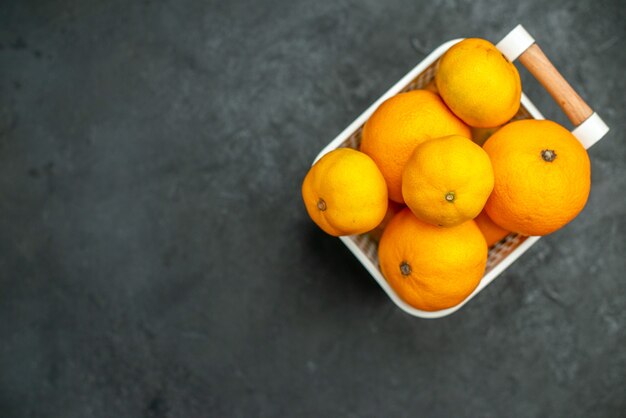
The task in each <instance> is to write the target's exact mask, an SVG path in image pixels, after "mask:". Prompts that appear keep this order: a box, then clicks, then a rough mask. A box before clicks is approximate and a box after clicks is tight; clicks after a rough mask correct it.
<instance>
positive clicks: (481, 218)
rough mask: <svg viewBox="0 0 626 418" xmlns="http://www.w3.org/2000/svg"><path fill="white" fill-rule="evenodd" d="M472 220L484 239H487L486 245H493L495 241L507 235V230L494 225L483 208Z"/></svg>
mask: <svg viewBox="0 0 626 418" xmlns="http://www.w3.org/2000/svg"><path fill="white" fill-rule="evenodd" d="M474 222H476V225H478V228H479V229H480V232H482V233H483V235H484V237H485V241H487V247H491V246H493V245H494V244H495V243H496V242H499V241H501V240H502V239H503V238H504V237H506V236H507V235H509V231H507V230H506V229H503V228H501V227H499V226H498V225H496V224H495V223H494V222H493V221H492V220H491V218H490V217H489V215H487V212H485V211H484V210H483V211H482V212H480V213H479V214H478V216H477V217H476V218H475V219H474Z"/></svg>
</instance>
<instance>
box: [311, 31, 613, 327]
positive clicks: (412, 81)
mask: <svg viewBox="0 0 626 418" xmlns="http://www.w3.org/2000/svg"><path fill="white" fill-rule="evenodd" d="M461 40H462V39H455V40H452V41H448V42H446V43H444V44H443V45H441V46H439V47H438V48H437V49H435V50H434V51H433V52H432V53H431V54H430V55H428V56H427V57H426V58H424V60H423V61H422V62H420V63H419V64H418V65H417V66H416V67H415V68H413V69H412V70H411V71H409V72H408V73H407V74H406V75H405V76H404V77H402V78H401V79H400V81H398V82H397V83H396V84H395V85H394V86H393V87H391V88H390V89H389V90H388V91H387V92H386V93H385V94H383V95H382V96H381V97H380V98H379V99H378V100H376V102H374V104H372V105H371V106H370V107H369V108H368V109H367V110H366V111H365V112H363V113H362V114H361V115H360V116H359V117H358V118H357V119H356V120H355V121H354V122H352V123H351V124H350V125H348V127H347V128H346V129H344V130H343V132H341V133H340V134H339V135H338V136H337V137H336V138H335V139H334V140H333V141H331V142H330V143H329V144H328V145H327V146H326V147H325V148H324V149H323V150H322V151H321V152H320V153H319V155H318V156H317V157H316V158H315V161H317V160H319V159H320V158H321V157H322V156H323V155H324V154H326V153H328V152H330V151H332V150H334V149H336V148H341V147H350V148H355V149H358V148H359V144H360V142H361V130H362V128H363V125H364V124H365V122H366V121H367V120H368V119H369V117H370V115H371V114H372V113H373V112H374V111H375V110H376V109H377V108H378V106H380V105H381V104H382V102H384V101H385V100H387V99H388V98H390V97H391V96H394V95H396V94H398V93H400V92H404V91H409V90H415V89H420V88H423V87H424V86H425V85H426V84H428V83H429V82H430V81H431V80H432V79H433V78H434V76H435V71H436V68H437V64H438V61H439V58H440V57H441V56H442V55H443V54H444V53H445V52H446V51H447V50H448V49H449V48H450V47H451V46H452V45H454V44H456V43H457V42H460V41H461ZM496 46H497V48H498V49H499V50H500V51H501V52H502V53H503V54H504V55H505V56H506V57H507V59H509V60H510V61H514V60H516V59H518V58H519V59H520V61H521V63H522V64H523V65H524V66H525V67H526V68H527V69H528V70H529V71H530V72H531V73H532V74H533V75H534V76H535V78H537V80H538V81H539V82H540V83H541V84H542V85H543V86H544V88H546V90H547V91H548V92H549V93H550V94H551V95H552V97H553V98H554V99H555V101H556V102H557V103H558V104H559V106H560V107H561V109H562V110H563V111H564V112H565V114H566V115H567V116H568V118H569V119H570V121H571V122H572V123H573V125H574V126H575V127H576V128H575V129H574V130H573V131H572V133H573V134H574V136H576V138H578V140H579V141H580V142H581V143H582V144H583V145H584V147H585V148H589V147H591V146H592V145H593V144H595V143H596V142H597V141H599V140H600V139H601V138H602V137H603V136H604V135H605V134H606V133H607V132H608V130H609V128H608V127H607V126H606V124H605V123H604V122H603V121H602V119H601V118H600V117H599V116H598V115H597V114H596V113H594V112H593V111H592V110H591V108H589V106H587V104H586V103H585V102H584V101H583V100H582V99H581V98H580V96H578V94H577V93H576V92H575V91H574V90H573V89H572V88H571V87H570V86H569V84H568V83H567V81H565V79H564V78H563V77H562V76H561V75H560V74H559V73H558V71H557V70H556V68H554V66H553V65H552V64H551V63H550V61H549V60H548V58H547V57H546V56H545V55H544V54H543V53H542V52H541V49H539V47H538V46H537V44H536V43H535V40H534V39H533V37H532V36H530V34H529V33H528V32H527V31H526V30H525V29H524V28H523V27H522V26H521V25H518V26H517V27H516V28H515V29H513V30H512V31H511V32H510V33H509V34H508V35H507V36H505V37H504V39H502V41H500V42H499V43H498V44H497V45H496ZM529 118H533V119H543V115H542V114H541V112H539V110H538V109H537V108H536V107H535V106H534V105H533V103H532V102H531V101H530V99H529V98H528V97H526V95H525V94H524V93H523V92H522V99H521V106H520V109H519V111H518V113H517V115H515V117H514V118H513V119H529ZM315 161H314V163H315ZM539 238H540V237H526V236H522V235H518V234H509V235H508V236H507V237H505V238H504V239H503V240H501V241H500V242H499V243H497V244H496V245H495V246H493V247H491V248H490V249H489V257H488V259H487V267H486V269H485V274H484V276H483V278H482V280H481V281H480V283H479V284H478V287H477V288H476V289H475V290H474V292H472V294H471V295H469V296H468V297H467V298H466V299H465V300H464V301H463V302H461V303H460V304H458V305H456V306H454V307H452V308H448V309H443V310H439V311H433V312H429V311H422V310H419V309H415V308H413V307H412V306H410V305H408V304H407V303H406V302H404V301H403V300H402V299H400V297H399V296H398V295H397V294H396V292H395V291H394V290H393V289H392V288H391V286H389V284H388V283H387V281H386V280H385V278H384V277H383V275H382V273H381V271H380V268H379V264H378V243H377V241H376V240H375V239H374V238H373V237H372V236H370V235H369V234H362V235H352V236H347V237H340V239H341V240H342V241H343V243H344V244H345V245H346V246H347V247H348V248H349V249H350V251H352V253H353V254H354V255H355V256H356V258H357V259H358V260H359V261H360V262H361V263H362V264H363V266H365V268H366V269H367V270H368V271H369V272H370V274H371V275H372V276H373V277H374V279H375V280H376V281H377V282H378V284H379V285H380V287H382V288H383V290H384V291H385V292H386V293H387V295H388V296H389V298H390V299H391V300H392V301H393V302H394V303H395V304H396V305H397V306H398V307H399V308H400V309H402V310H403V311H405V312H406V313H408V314H410V315H413V316H417V317H420V318H441V317H444V316H447V315H450V314H451V313H453V312H455V311H457V310H458V309H460V308H461V307H462V306H463V305H465V304H466V303H467V302H469V301H470V300H471V299H472V298H473V297H474V296H476V295H477V294H478V293H479V292H480V291H481V290H483V289H484V288H485V287H486V286H487V285H488V284H489V283H491V282H492V281H493V280H494V279H495V278H496V277H498V275H499V274H500V273H502V272H503V271H504V270H505V269H506V268H507V267H508V266H510V265H511V263H513V262H514V261H515V260H516V259H517V258H519V257H520V256H521V255H522V254H523V253H524V252H525V251H526V250H528V249H529V248H530V247H531V246H532V245H533V244H534V243H535V242H537V241H538V240H539Z"/></svg>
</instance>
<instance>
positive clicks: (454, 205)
mask: <svg viewBox="0 0 626 418" xmlns="http://www.w3.org/2000/svg"><path fill="white" fill-rule="evenodd" d="M492 189H493V170H492V169H491V162H490V161H489V156H488V155H487V153H486V152H485V151H484V150H483V149H482V148H481V147H479V146H478V145H476V144H475V143H474V142H472V140H470V139H468V138H464V137H462V136H457V135H451V136H445V137H442V138H435V139H430V140H428V141H426V142H424V143H422V144H420V145H418V146H417V147H416V148H415V150H414V151H413V154H412V155H411V158H409V161H407V163H406V165H405V167H404V173H403V175H402V196H403V197H404V201H405V202H406V204H407V206H408V207H409V208H410V209H411V210H412V211H413V213H414V214H415V216H417V217H418V218H419V219H420V220H422V221H424V222H428V223H431V224H433V225H438V226H454V225H458V224H460V223H463V222H465V221H467V220H470V219H474V218H475V217H476V216H478V214H479V213H480V211H481V210H482V209H483V207H484V206H485V202H486V201H487V198H488V197H489V194H490V193H491V190H492Z"/></svg>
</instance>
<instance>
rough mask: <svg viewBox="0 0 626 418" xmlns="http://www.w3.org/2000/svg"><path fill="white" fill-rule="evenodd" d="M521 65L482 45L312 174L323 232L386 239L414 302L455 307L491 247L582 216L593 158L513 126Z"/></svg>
mask: <svg viewBox="0 0 626 418" xmlns="http://www.w3.org/2000/svg"><path fill="white" fill-rule="evenodd" d="M521 92H522V88H521V81H520V77H519V74H518V72H517V69H516V68H515V66H514V65H513V64H512V63H510V62H509V61H508V60H507V59H506V58H505V57H504V56H503V55H502V54H501V53H500V51H498V49H497V48H496V47H495V46H494V45H493V44H491V43H490V42H488V41H486V40H483V39H476V38H472V39H466V40H463V41H461V42H459V43H457V44H456V45H454V46H453V47H451V48H450V49H449V50H448V51H447V52H446V53H445V54H444V55H443V56H442V57H441V59H440V61H439V65H438V67H437V71H436V75H435V79H434V83H431V84H430V85H428V86H427V88H426V89H424V90H413V91H409V92H406V93H400V94H397V95H395V96H393V97H391V98H390V99H388V100H386V101H385V102H384V103H382V104H381V105H380V106H379V107H378V109H376V111H375V112H374V113H373V114H372V115H371V117H370V118H369V120H368V121H367V122H366V124H365V126H364V127H363V131H362V138H361V146H360V150H358V151H357V150H354V149H349V148H339V149H336V150H334V151H331V152H329V153H328V154H326V155H324V156H323V157H322V158H321V159H320V160H319V161H317V162H316V163H315V164H314V165H313V167H311V169H310V171H309V172H308V174H307V175H306V177H305V179H304V182H303V185H302V196H303V199H304V203H305V206H306V209H307V212H308V213H309V215H310V216H311V218H312V219H313V221H314V222H315V223H316V224H317V225H318V226H319V227H320V228H322V229H323V230H324V231H325V232H327V233H329V234H331V235H334V236H341V235H353V234H362V233H366V232H370V233H371V235H372V236H373V237H375V239H379V240H380V241H379V247H378V256H379V262H380V269H381V271H382V273H383V276H384V277H385V279H386V280H387V281H388V282H389V284H390V285H391V287H392V288H393V289H394V290H395V291H396V293H397V294H398V296H400V297H401V298H402V299H403V300H404V301H406V302H407V303H408V304H410V305H411V306H413V307H415V308H417V309H422V310H427V311H434V310H440V309H445V308H449V307H452V306H455V305H457V304H459V303H460V302H462V301H463V300H464V299H465V298H467V297H468V296H469V295H470V294H471V293H472V291H473V290H474V289H475V288H476V286H478V283H479V282H480V280H481V278H482V276H483V274H484V271H485V266H486V263H487V254H488V248H489V247H490V246H493V245H494V244H496V243H497V242H499V241H501V240H502V239H503V238H504V237H505V236H507V235H508V234H509V233H511V232H514V233H518V234H522V235H546V234H549V233H551V232H554V231H556V230H557V229H559V228H561V227H563V226H564V225H565V224H567V223H568V222H570V221H571V220H572V219H574V218H575V217H576V216H577V215H578V213H579V212H580V211H581V210H582V209H583V207H584V206H585V203H586V201H587V198H588V196H589V189H590V164H589V157H588V156H587V152H586V151H585V149H584V148H583V146H582V145H581V144H580V143H579V142H578V141H577V140H576V138H575V137H574V136H573V135H572V134H571V133H570V132H569V131H568V130H567V129H565V128H563V127H562V126H560V125H558V124H557V123H555V122H552V121H548V120H518V121H512V122H511V118H513V116H515V114H516V113H517V112H518V110H519V107H520V97H521Z"/></svg>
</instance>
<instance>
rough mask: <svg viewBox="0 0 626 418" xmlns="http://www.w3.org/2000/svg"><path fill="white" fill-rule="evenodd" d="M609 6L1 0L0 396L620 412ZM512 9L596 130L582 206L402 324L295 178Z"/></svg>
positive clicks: (623, 169)
mask: <svg viewBox="0 0 626 418" xmlns="http://www.w3.org/2000/svg"><path fill="white" fill-rule="evenodd" d="M625 20H626V14H625V8H624V5H623V3H622V2H620V1H603V0H599V1H596V0H594V1H580V2H565V1H554V2H552V1H551V2H546V1H539V0H532V1H518V2H515V3H510V4H506V3H505V2H500V1H492V2H491V1H483V0H478V1H455V0H433V1H414V0H411V1H409V0H390V1H386V2H382V1H378V0H370V1H363V2H360V1H359V2H357V1H317V2H309V1H301V0H298V1H288V0H275V1H252V0H250V1H222V2H220V1H214V0H209V1H207V0H181V1H174V0H169V1H157V0H146V1H141V2H140V1H136V2H135V1H133V2H131V1H122V0H110V1H101V2H100V1H92V0H89V1H87V0H83V1H78V0H76V1H68V0H52V1H41V2H36V1H30V0H19V1H18V0H4V1H2V2H1V3H0V371H1V372H0V415H1V416H2V417H67V418H73V417H76V418H88V417H210V416H211V417H231V416H232V417H257V416H259V417H281V416H285V417H286V416H290V417H308V416H310V417H325V416H329V417H344V416H345V417H403V416H407V417H408V416H428V417H451V416H455V417H503V416H506V417H546V416H562V417H565V416H566V417H618V416H621V417H623V416H624V411H626V396H625V394H626V350H624V347H625V346H626V331H625V324H626V313H625V312H626V296H625V295H626V262H625V256H626V249H625V246H626V240H625V238H624V237H625V236H626V198H625V197H624V190H626V145H625V144H624V132H625V131H626V122H625V121H626V117H625V115H624V108H625V107H626V101H625V99H624V92H625V91H626V89H625V84H624V67H625V65H626V62H625V61H626V60H625V57H626V54H625V48H624V42H625V35H626V34H625V27H624V23H623V22H624V21H625ZM516 23H523V24H524V25H525V26H526V27H527V28H528V29H529V31H531V33H533V34H534V35H535V36H536V38H537V39H538V40H539V41H540V43H541V44H542V45H543V47H544V50H545V51H546V53H547V54H548V55H549V56H550V57H551V58H552V59H553V61H554V62H555V64H556V65H557V66H558V67H559V68H560V69H561V70H562V72H563V73H564V74H565V76H566V77H567V78H568V79H569V80H570V81H571V82H572V84H573V85H575V86H576V87H577V88H578V89H579V91H580V93H581V94H582V95H583V96H584V97H585V98H587V99H588V101H589V102H590V104H591V105H592V106H594V107H595V108H596V109H597V110H598V112H599V113H601V115H602V116H603V117H604V118H605V120H606V121H607V122H608V124H609V125H610V126H611V128H612V131H611V132H610V133H609V135H608V136H607V137H606V138H605V139H604V140H603V141H602V142H600V143H599V144H598V145H596V146H595V147H594V148H593V149H592V150H591V152H590V155H591V159H592V164H593V167H592V169H593V190H592V193H591V197H590V200H589V202H588V205H587V207H586V209H585V210H584V212H583V213H582V214H581V215H580V217H578V218H577V219H576V220H575V221H574V222H573V223H572V224H570V225H569V226H568V227H567V228H565V229H564V230H562V231H560V232H558V233H555V234H554V235H552V236H549V237H547V238H545V239H543V240H541V241H540V243H539V244H537V245H536V246H534V247H533V248H532V249H531V250H530V251H529V252H528V253H527V254H526V255H524V256H523V257H522V258H521V259H520V260H519V261H518V262H517V263H515V264H514V265H513V266H512V267H511V268H510V269H509V270H507V271H506V272H505V273H504V274H503V275H502V276H501V277H499V278H498V279H497V280H496V282H494V283H493V284H492V285H491V286H489V287H488V288H487V289H486V290H485V291H484V292H483V293H481V294H480V295H479V296H478V297H477V298H476V299H475V300H474V301H472V302H471V303H470V304H469V305H468V306H466V307H465V308H464V309H462V310H461V311H460V312H458V313H457V314H455V315H453V316H451V317H448V318H446V319H442V320H436V321H425V320H418V319H415V318H412V317H410V316H408V315H405V314H403V313H402V312H401V311H399V310H398V309H397V308H396V307H395V306H394V305H393V304H392V303H391V302H390V301H389V300H388V299H387V297H386V296H385V295H384V293H383V292H382V291H381V290H380V289H379V287H378V286H377V285H376V284H375V282H374V281H373V280H372V279H371V278H370V277H369V276H368V274H367V272H366V271H365V270H364V269H363V268H362V267H361V266H360V265H359V264H358V262H357V261H356V260H355V259H354V258H353V257H352V256H351V255H350V254H349V252H348V251H347V250H346V249H345V248H344V247H343V246H342V244H341V243H340V242H339V241H338V240H337V239H334V238H331V237H328V236H325V235H324V234H323V233H322V232H320V231H319V230H317V229H316V228H315V226H314V225H313V224H312V223H311V222H310V221H309V220H308V218H307V216H306V213H305V211H304V208H303V205H302V203H301V201H300V194H299V193H300V191H299V188H300V183H301V181H302V178H303V176H304V174H305V172H306V170H307V168H308V165H309V164H310V162H311V160H312V159H313V157H314V156H315V155H316V154H317V152H318V151H319V150H320V149H321V148H322V146H324V145H325V144H326V143H327V142H329V141H330V139H332V138H333V137H334V136H335V135H336V134H337V133H338V132H339V131H341V130H342V129H343V128H344V127H345V126H346V125H347V124H348V123H349V122H350V121H352V120H353V119H354V117H355V116H357V115H358V114H359V113H360V112H361V111H362V110H364V109H365V108H366V107H367V106H368V105H369V104H370V103H371V102H372V101H374V100H375V99H376V98H377V97H378V96H379V95H380V94H381V93H382V92H384V91H385V90H386V89H387V88H388V87H389V86H390V85H391V84H392V83H393V82H394V81H395V80H397V79H398V78H399V77H400V76H401V75H403V74H404V73H405V72H406V71H407V70H409V69H410V68H412V67H413V66H414V65H415V64H416V63H417V62H419V61H420V60H421V59H422V58H423V57H424V56H425V55H426V54H427V53H428V52H429V51H431V50H432V49H434V48H435V47H436V46H437V45H439V44H440V43H442V42H444V41H446V40H449V39H452V38H455V37H459V36H482V37H486V38H488V39H491V40H493V41H497V40H498V39H499V38H501V37H502V36H503V35H504V34H506V33H507V32H508V30H509V29H511V28H513V27H514V25H515V24H516ZM523 80H524V90H525V91H526V92H527V93H528V95H529V96H530V97H531V98H532V99H533V100H534V101H535V102H536V104H537V105H538V106H539V108H540V109H542V110H544V111H545V113H546V115H547V116H549V117H552V118H555V119H557V120H558V121H561V122H562V121H564V118H563V117H562V116H561V115H560V113H559V111H558V110H557V108H556V106H555V105H554V104H553V102H552V101H551V100H550V99H549V97H548V96H547V94H546V93H544V92H543V91H542V90H541V89H540V88H539V87H538V86H537V84H536V83H534V82H533V81H532V80H531V79H530V78H529V77H528V76H527V74H524V78H523Z"/></svg>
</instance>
